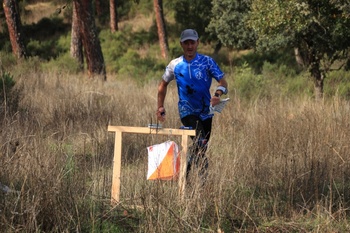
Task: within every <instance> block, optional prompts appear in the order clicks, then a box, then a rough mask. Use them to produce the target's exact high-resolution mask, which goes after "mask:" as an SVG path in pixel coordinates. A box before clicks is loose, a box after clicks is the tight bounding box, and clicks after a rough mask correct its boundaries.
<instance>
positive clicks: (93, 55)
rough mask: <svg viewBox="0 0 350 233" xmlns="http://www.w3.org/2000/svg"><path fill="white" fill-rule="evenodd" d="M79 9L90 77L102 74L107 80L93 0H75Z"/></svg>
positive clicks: (79, 19)
mask: <svg viewBox="0 0 350 233" xmlns="http://www.w3.org/2000/svg"><path fill="white" fill-rule="evenodd" d="M74 4H75V8H76V10H77V16H78V22H79V27H80V35H81V39H82V42H83V47H84V54H85V58H86V63H87V68H88V71H89V77H93V76H95V75H98V76H102V77H103V79H104V80H106V78H107V77H106V67H105V63H104V58H103V54H102V49H101V45H100V40H99V38H98V34H97V32H96V26H95V20H94V16H93V13H92V12H93V11H92V1H91V0H74Z"/></svg>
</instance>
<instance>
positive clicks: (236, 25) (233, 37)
mask: <svg viewBox="0 0 350 233" xmlns="http://www.w3.org/2000/svg"><path fill="white" fill-rule="evenodd" d="M250 4H251V0H234V1H232V0H214V1H213V9H212V15H213V17H212V18H211V20H210V24H209V26H208V31H209V32H210V33H211V34H212V35H216V36H217V37H218V38H219V40H220V42H221V43H222V44H223V45H225V46H228V47H233V48H236V49H247V48H251V47H253V46H254V44H255V40H256V38H255V33H254V32H253V31H252V30H251V29H249V28H248V27H247V26H246V20H247V16H248V13H249V10H250Z"/></svg>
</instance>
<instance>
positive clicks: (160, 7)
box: [153, 0, 169, 59]
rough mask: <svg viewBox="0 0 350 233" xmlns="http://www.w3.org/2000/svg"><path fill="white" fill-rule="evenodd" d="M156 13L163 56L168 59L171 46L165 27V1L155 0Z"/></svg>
mask: <svg viewBox="0 0 350 233" xmlns="http://www.w3.org/2000/svg"><path fill="white" fill-rule="evenodd" d="M153 7H154V13H155V15H156V22H157V28H158V39H159V46H160V50H161V54H162V57H163V58H164V59H167V58H168V56H169V46H168V40H167V35H166V29H165V20H164V15H163V1H162V0H153Z"/></svg>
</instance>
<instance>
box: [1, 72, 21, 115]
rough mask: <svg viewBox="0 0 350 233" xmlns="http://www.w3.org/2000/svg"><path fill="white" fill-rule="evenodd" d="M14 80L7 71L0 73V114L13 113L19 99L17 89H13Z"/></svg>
mask: <svg viewBox="0 0 350 233" xmlns="http://www.w3.org/2000/svg"><path fill="white" fill-rule="evenodd" d="M15 84H16V82H15V80H14V79H13V76H12V75H11V74H10V73H9V72H4V73H1V76H0V115H1V116H3V114H4V113H5V112H6V113H15V112H16V111H17V109H18V103H19V99H20V92H19V90H16V89H15Z"/></svg>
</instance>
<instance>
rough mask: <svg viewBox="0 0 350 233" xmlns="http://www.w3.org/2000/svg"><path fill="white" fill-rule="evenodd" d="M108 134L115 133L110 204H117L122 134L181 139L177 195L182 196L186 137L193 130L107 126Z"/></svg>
mask: <svg viewBox="0 0 350 233" xmlns="http://www.w3.org/2000/svg"><path fill="white" fill-rule="evenodd" d="M108 131H109V132H115V141H114V158H113V178H112V194H111V203H112V204H115V203H118V202H119V196H120V174H121V156H122V136H123V135H122V133H135V134H158V135H177V136H182V137H181V147H182V150H181V153H180V156H181V158H180V161H181V165H180V175H179V194H180V195H181V196H183V194H184V191H185V179H186V155H187V146H188V137H189V136H195V135H196V131H195V130H184V129H171V128H159V129H153V128H148V127H132V126H111V125H109V126H108Z"/></svg>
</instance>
